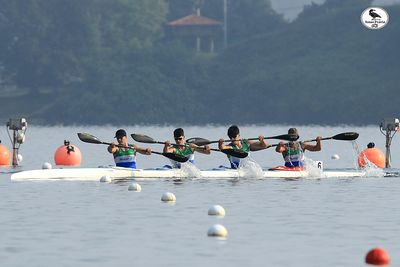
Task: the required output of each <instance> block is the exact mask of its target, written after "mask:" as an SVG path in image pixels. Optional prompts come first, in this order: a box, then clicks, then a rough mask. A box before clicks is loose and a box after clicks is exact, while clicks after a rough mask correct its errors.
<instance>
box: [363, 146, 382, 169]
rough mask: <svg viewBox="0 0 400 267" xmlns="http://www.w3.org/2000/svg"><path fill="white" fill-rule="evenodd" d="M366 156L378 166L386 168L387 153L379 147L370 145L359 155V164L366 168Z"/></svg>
mask: <svg viewBox="0 0 400 267" xmlns="http://www.w3.org/2000/svg"><path fill="white" fill-rule="evenodd" d="M365 158H367V159H368V160H369V161H370V162H372V163H373V164H375V165H376V166H377V167H379V168H385V155H384V154H383V152H382V151H380V150H379V149H378V148H376V147H370V148H366V149H364V150H363V151H361V153H360V155H359V156H358V166H360V167H361V168H364V167H365V166H366V165H367V163H366V162H365Z"/></svg>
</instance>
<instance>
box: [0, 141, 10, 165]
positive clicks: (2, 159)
mask: <svg viewBox="0 0 400 267" xmlns="http://www.w3.org/2000/svg"><path fill="white" fill-rule="evenodd" d="M0 142H1V141H0ZM10 159H11V153H10V151H9V150H8V148H7V147H6V146H5V145H2V144H0V165H2V166H3V165H4V166H8V165H10Z"/></svg>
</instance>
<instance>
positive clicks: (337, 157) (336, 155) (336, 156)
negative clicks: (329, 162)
mask: <svg viewBox="0 0 400 267" xmlns="http://www.w3.org/2000/svg"><path fill="white" fill-rule="evenodd" d="M331 159H335V160H337V159H340V157H339V155H338V154H333V155H332V156H331Z"/></svg>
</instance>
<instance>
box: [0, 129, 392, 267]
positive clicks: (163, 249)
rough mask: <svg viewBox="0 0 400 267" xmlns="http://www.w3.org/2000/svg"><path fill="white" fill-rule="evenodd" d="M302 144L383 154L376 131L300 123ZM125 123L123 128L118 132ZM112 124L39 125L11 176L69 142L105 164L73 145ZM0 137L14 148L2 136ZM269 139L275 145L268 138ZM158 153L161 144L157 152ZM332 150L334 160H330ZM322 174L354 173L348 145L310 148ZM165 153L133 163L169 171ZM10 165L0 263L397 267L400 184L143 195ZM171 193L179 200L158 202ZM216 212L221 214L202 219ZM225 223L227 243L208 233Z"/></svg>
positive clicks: (0, 224)
mask: <svg viewBox="0 0 400 267" xmlns="http://www.w3.org/2000/svg"><path fill="white" fill-rule="evenodd" d="M297 127H298V129H299V131H300V135H301V139H303V140H304V139H314V138H315V137H316V136H317V135H321V136H323V137H329V136H333V135H335V134H338V133H341V132H347V131H355V132H358V133H360V137H359V139H358V140H357V143H358V145H359V147H360V149H363V148H365V146H366V144H367V143H369V142H371V141H373V142H375V144H376V147H378V148H380V149H381V150H382V151H384V148H385V147H384V145H385V138H384V136H383V135H382V134H381V133H380V131H379V127H378V126H368V127H352V126H340V127H321V126H297ZM118 128H120V127H118ZM121 128H125V129H126V130H127V132H128V133H142V134H146V135H149V136H151V137H153V138H154V139H157V140H160V141H165V140H166V139H172V131H173V129H174V128H175V126H169V127H150V126H121ZM184 128H185V130H186V137H187V138H189V137H204V138H207V139H210V140H218V139H219V138H221V137H224V138H226V130H227V126H226V127H214V126H208V127H193V126H190V127H189V126H187V127H184ZM287 128H289V127H288V126H271V125H265V126H246V127H241V136H242V137H256V136H258V135H261V134H262V135H266V136H273V135H279V134H284V133H286V132H287ZM116 129H117V128H116V127H110V126H104V127H92V126H90V127H89V126H88V127H82V126H76V127H35V126H30V127H29V128H28V131H27V133H26V135H27V136H26V143H24V144H22V146H21V148H20V154H22V155H23V157H24V160H23V162H22V163H21V166H20V167H19V168H18V170H29V169H40V168H41V166H42V164H43V163H44V162H50V163H52V164H53V165H54V160H53V156H54V152H55V151H56V149H57V148H58V147H59V146H61V145H62V144H63V141H64V139H67V140H70V141H71V143H72V144H74V145H77V146H78V147H79V149H80V150H81V152H82V155H83V162H82V166H83V167H97V166H99V165H112V164H113V159H112V156H111V155H110V154H108V153H107V152H106V146H104V145H93V144H86V143H82V142H81V141H79V139H78V137H77V135H76V133H77V132H88V133H91V134H93V135H95V136H97V137H99V138H100V139H101V140H102V141H105V142H109V141H111V140H112V137H113V136H114V133H115V130H116ZM0 139H1V140H2V143H3V144H4V145H7V146H8V147H10V146H11V145H10V142H9V141H8V136H7V132H6V130H5V129H4V128H3V129H2V130H0ZM270 141H271V143H272V144H273V143H275V141H277V140H270ZM399 142H400V139H399V137H398V136H395V137H394V139H393V143H392V167H394V168H395V170H396V171H398V169H397V168H398V167H399V166H400V146H399ZM151 147H152V148H153V149H154V150H158V151H161V150H162V146H160V145H158V146H157V145H152V146H151ZM333 154H338V155H339V156H340V159H339V160H333V159H331V156H332V155H333ZM307 157H309V158H311V159H313V160H322V161H323V162H324V168H325V169H330V168H332V169H336V168H350V169H351V168H352V169H354V168H355V164H356V160H355V159H356V152H355V151H354V148H353V145H352V144H351V142H345V141H335V140H327V141H323V151H321V152H315V153H307ZM252 159H253V160H255V161H256V162H258V163H259V164H260V165H261V166H262V167H265V168H267V167H272V166H276V165H281V164H282V158H281V156H280V155H279V154H277V153H276V152H275V151H274V150H273V149H268V150H264V151H259V152H254V153H252ZM196 161H197V166H198V167H199V168H200V169H208V168H213V167H216V166H219V165H227V159H226V156H225V155H223V154H218V153H213V154H212V155H210V156H206V155H201V154H198V155H197V156H196ZM167 163H168V160H167V159H165V158H163V157H162V156H157V155H152V156H144V155H138V165H139V167H140V168H152V167H158V166H162V165H164V164H167ZM11 170H12V169H9V168H2V169H0V171H1V174H0V194H1V196H2V200H1V202H0V212H1V216H0V233H1V237H0V240H1V241H0V263H1V266H75V267H77V266H241V267H242V266H244V265H245V266H298V267H303V266H304V267H305V266H307V267H309V266H325V267H326V266H332V267H333V266H352V267H354V266H367V265H366V264H365V263H364V257H365V255H366V253H367V252H368V251H369V250H370V249H372V248H374V247H382V248H385V249H386V250H387V251H388V252H389V254H390V256H391V260H392V265H391V266H400V256H399V253H398V251H400V240H399V234H398V233H399V230H400V223H399V218H400V207H399V203H400V194H399V193H398V190H399V188H400V187H399V181H400V180H399V177H391V178H382V177H380V178H379V177H368V178H352V179H343V178H342V179H338V178H329V179H328V178H324V179H294V180H287V179H286V180H285V179H255V178H246V179H239V180H236V181H232V180H201V179H187V180H184V181H182V182H174V181H171V180H169V181H166V180H159V181H158V180H150V181H143V180H142V181H138V183H139V184H140V185H141V186H142V191H141V192H132V191H128V189H127V188H128V185H129V184H130V182H114V183H100V182H68V181H26V182H14V181H11V180H10V174H9V173H7V172H9V171H11ZM165 192H173V193H174V194H175V195H176V197H177V202H176V204H174V205H171V204H167V203H163V202H161V200H160V198H161V195H162V194H163V193H165ZM216 204H219V205H222V206H223V207H224V208H225V210H226V216H225V217H224V218H219V217H214V216H208V215H207V211H208V209H209V208H210V207H211V206H212V205H216ZM217 223H219V224H223V225H224V226H225V227H226V228H227V230H228V232H229V235H228V237H227V238H226V239H217V238H212V237H208V236H207V230H208V228H209V227H210V226H212V225H214V224H217Z"/></svg>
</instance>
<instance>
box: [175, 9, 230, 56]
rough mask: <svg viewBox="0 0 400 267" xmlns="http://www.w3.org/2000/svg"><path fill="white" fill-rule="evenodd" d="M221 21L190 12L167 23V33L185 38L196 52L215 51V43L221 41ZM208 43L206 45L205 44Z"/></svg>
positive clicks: (198, 11)
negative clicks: (193, 46)
mask: <svg viewBox="0 0 400 267" xmlns="http://www.w3.org/2000/svg"><path fill="white" fill-rule="evenodd" d="M222 25H223V24H222V22H220V21H217V20H214V19H211V18H207V17H203V16H200V10H199V9H198V10H197V14H192V15H189V16H186V17H183V18H180V19H177V20H174V21H171V22H168V23H167V29H168V33H169V35H171V36H173V37H177V38H180V39H182V40H185V41H186V42H187V43H189V44H194V45H195V48H196V52H201V51H203V52H206V51H207V52H211V53H213V52H214V51H215V46H216V43H218V44H219V43H221V39H222V38H221V37H222ZM207 44H208V45H207Z"/></svg>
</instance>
